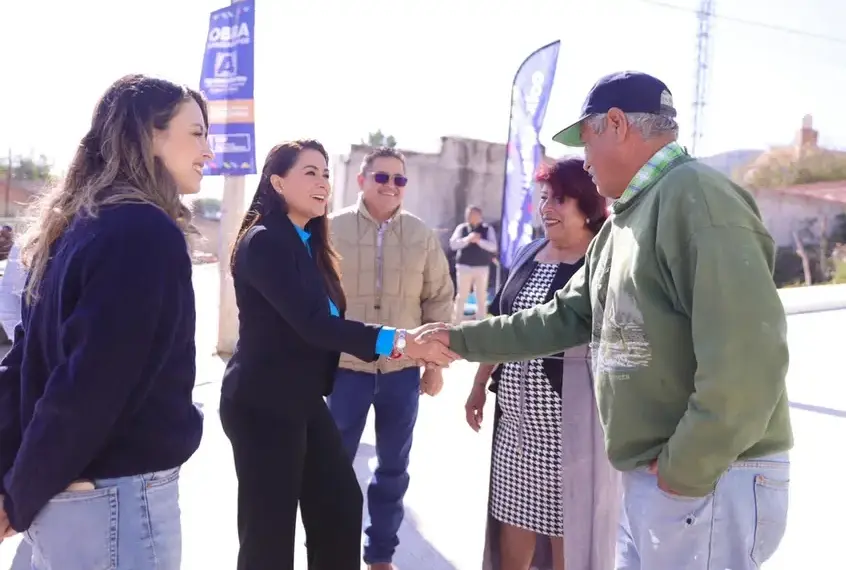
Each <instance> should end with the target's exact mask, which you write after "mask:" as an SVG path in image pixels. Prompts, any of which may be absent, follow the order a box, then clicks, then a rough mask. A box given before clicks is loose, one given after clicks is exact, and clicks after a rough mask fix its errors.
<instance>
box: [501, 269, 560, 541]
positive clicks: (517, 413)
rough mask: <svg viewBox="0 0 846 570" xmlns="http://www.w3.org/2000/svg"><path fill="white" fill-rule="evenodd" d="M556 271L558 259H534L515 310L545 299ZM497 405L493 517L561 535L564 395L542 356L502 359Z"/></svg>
mask: <svg viewBox="0 0 846 570" xmlns="http://www.w3.org/2000/svg"><path fill="white" fill-rule="evenodd" d="M557 271H558V264H557V263H538V262H535V266H534V269H533V270H532V274H531V276H530V277H529V279H528V280H527V281H526V283H525V284H524V285H523V288H522V289H521V290H520V292H519V293H518V294H517V297H516V298H515V299H514V304H513V307H512V310H513V311H520V310H522V309H528V308H530V307H535V306H537V305H539V304H542V303H543V302H544V300H545V298H546V294H547V291H548V290H549V286H550V285H551V283H552V280H553V279H554V278H555V273H556V272H557ZM497 404H498V405H499V407H500V409H501V410H502V416H501V417H500V420H499V425H498V426H497V431H496V434H495V435H494V437H495V440H494V446H493V467H492V470H491V500H490V509H491V516H493V517H494V518H495V519H496V520H498V521H500V522H503V523H506V524H510V525H513V526H517V527H520V528H525V529H528V530H531V531H534V532H536V533H540V534H545V535H547V536H562V535H563V532H564V521H563V511H564V508H563V497H562V493H561V398H560V397H559V395H558V394H557V393H556V392H555V390H553V388H552V386H551V385H550V382H549V379H548V378H547V376H546V373H545V372H544V368H543V360H542V359H540V358H538V359H535V360H531V361H529V362H528V363H527V362H509V363H506V364H504V365H503V368H502V375H501V378H500V381H499V387H498V390H497Z"/></svg>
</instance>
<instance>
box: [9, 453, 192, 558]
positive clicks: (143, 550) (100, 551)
mask: <svg viewBox="0 0 846 570" xmlns="http://www.w3.org/2000/svg"><path fill="white" fill-rule="evenodd" d="M178 480H179V469H178V468H176V469H169V470H166V471H159V472H156V473H148V474H145V475H136V476H132V477H120V478H116V479H98V480H96V481H94V484H95V486H96V488H95V489H94V490H91V491H67V492H64V493H60V494H58V495H56V496H55V497H54V498H53V499H52V500H51V501H50V502H49V503H47V505H46V506H45V507H44V508H43V509H42V510H41V512H40V513H38V516H37V517H36V518H35V521H33V523H32V526H30V528H29V530H28V531H26V533H24V540H26V541H27V542H28V543H29V544H30V545H31V547H32V570H124V569H125V570H179V567H180V565H181V560H182V527H181V523H180V510H179V488H178Z"/></svg>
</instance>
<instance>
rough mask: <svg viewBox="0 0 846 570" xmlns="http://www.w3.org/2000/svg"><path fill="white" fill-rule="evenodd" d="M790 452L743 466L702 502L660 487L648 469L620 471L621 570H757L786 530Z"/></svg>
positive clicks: (725, 477)
mask: <svg viewBox="0 0 846 570" xmlns="http://www.w3.org/2000/svg"><path fill="white" fill-rule="evenodd" d="M789 481H790V463H789V461H788V459H787V455H786V454H785V455H778V456H770V457H764V458H760V459H755V460H749V461H738V462H736V463H734V464H732V466H731V467H730V468H729V469H728V471H726V472H725V473H724V474H723V476H722V477H720V479H719V480H718V481H717V486H716V488H715V489H714V491H713V492H712V493H710V494H708V495H706V496H705V497H698V498H697V497H680V496H673V495H669V494H667V493H665V492H664V491H662V490H661V489H659V488H658V485H657V478H656V476H655V475H652V474H650V473H648V472H647V471H646V470H635V471H630V472H627V473H623V494H624V495H623V509H622V515H621V519H620V529H619V535H618V537H617V563H616V569H617V570H681V569H684V570H724V569H726V568H731V570H757V569H758V568H760V567H761V564H763V563H764V562H766V561H767V560H769V559H770V557H772V555H773V554H774V553H775V551H776V549H777V548H778V545H779V543H780V542H781V539H782V537H783V536H784V531H785V528H786V527H787V503H788V486H789Z"/></svg>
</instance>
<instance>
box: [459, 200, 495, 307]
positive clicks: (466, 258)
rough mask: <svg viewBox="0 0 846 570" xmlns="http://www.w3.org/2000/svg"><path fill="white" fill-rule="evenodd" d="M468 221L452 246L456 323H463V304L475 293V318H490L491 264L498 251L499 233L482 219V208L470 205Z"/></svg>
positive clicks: (460, 226) (466, 216) (460, 227)
mask: <svg viewBox="0 0 846 570" xmlns="http://www.w3.org/2000/svg"><path fill="white" fill-rule="evenodd" d="M464 216H465V220H466V222H464V223H463V224H459V225H458V226H457V227H456V228H455V231H454V232H453V233H452V237H451V238H449V247H450V248H451V249H452V250H453V251H455V252H456V254H455V281H456V284H457V285H456V295H455V313H454V317H453V320H454V322H456V323H460V322H461V321H462V320H464V305H465V304H466V303H467V298H468V297H469V296H470V292H471V291H472V292H474V293H475V294H476V318H477V319H479V320H481V319H484V318H485V317H486V316H487V315H488V281H489V280H490V275H491V261H493V258H494V256H495V255H496V252H497V249H498V248H497V244H496V232H495V231H494V229H493V228H492V227H491V226H490V225H488V224H486V223H485V222H484V220H483V219H482V209H481V208H480V207H478V206H469V207H468V208H467V211H466V212H465V214H464Z"/></svg>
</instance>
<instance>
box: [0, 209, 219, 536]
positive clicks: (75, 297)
mask: <svg viewBox="0 0 846 570" xmlns="http://www.w3.org/2000/svg"><path fill="white" fill-rule="evenodd" d="M51 254H52V258H51V260H50V262H49V264H48V267H47V270H46V272H45V274H44V277H43V279H42V282H41V284H40V288H39V297H38V299H37V300H36V302H35V303H34V304H33V305H32V306H31V307H29V306H27V304H26V303H24V304H23V307H22V323H21V325H19V326H18V327H17V329H16V331H15V340H14V346H13V348H12V350H11V351H10V352H9V354H8V355H7V356H6V358H5V359H4V360H3V362H2V364H0V476H2V484H0V493H3V494H5V496H6V498H5V509H6V513H7V514H8V516H9V520H10V522H11V524H12V527H13V528H15V529H16V530H18V531H24V530H26V529H27V528H29V526H30V524H31V523H32V521H33V519H34V518H35V516H36V515H37V514H38V512H39V511H40V510H41V509H42V508H43V507H44V506H45V505H46V504H47V502H48V501H49V500H50V499H51V498H52V497H53V496H54V495H56V494H57V493H60V492H62V491H64V490H65V488H67V486H68V485H69V484H70V483H71V482H73V481H74V480H77V479H100V478H111V477H124V476H130V475H138V474H141V473H148V472H152V471H159V470H163V469H170V468H173V467H177V466H179V465H181V464H182V463H184V462H185V461H187V460H188V458H189V457H191V455H192V454H193V453H194V451H196V450H197V448H198V447H199V444H200V439H201V437H202V430H203V420H202V416H201V414H200V412H199V410H198V409H197V408H196V407H195V406H194V404H193V400H192V397H191V393H192V390H193V387H194V376H195V369H196V364H195V348H194V323H195V307H194V290H193V287H192V283H191V259H190V256H189V255H188V251H187V247H186V244H185V238H184V237H183V235H182V232H181V231H180V230H179V228H178V227H177V226H176V225H175V224H174V223H173V221H172V220H171V219H170V218H169V217H168V216H166V215H165V214H164V213H163V212H162V211H161V210H159V209H158V208H155V207H153V206H149V205H141V204H133V205H129V204H127V205H119V206H110V207H107V208H103V209H101V211H100V212H99V215H98V216H97V217H95V218H92V217H78V218H77V219H75V220H74V221H73V222H72V223H71V225H70V227H69V228H68V229H67V230H66V231H65V232H64V234H63V235H62V236H61V237H60V238H59V239H58V240H57V242H56V243H55V244H54V246H53V248H52V250H51Z"/></svg>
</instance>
